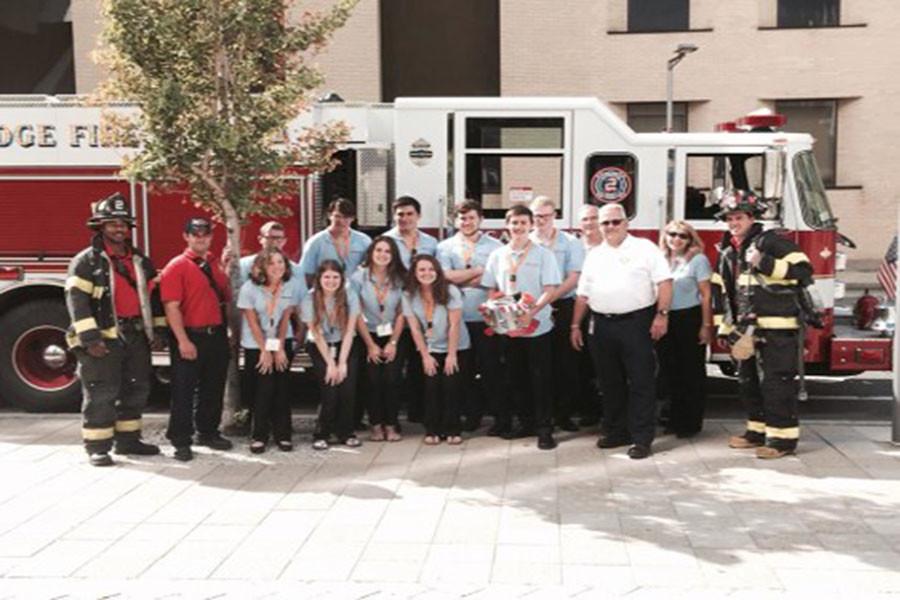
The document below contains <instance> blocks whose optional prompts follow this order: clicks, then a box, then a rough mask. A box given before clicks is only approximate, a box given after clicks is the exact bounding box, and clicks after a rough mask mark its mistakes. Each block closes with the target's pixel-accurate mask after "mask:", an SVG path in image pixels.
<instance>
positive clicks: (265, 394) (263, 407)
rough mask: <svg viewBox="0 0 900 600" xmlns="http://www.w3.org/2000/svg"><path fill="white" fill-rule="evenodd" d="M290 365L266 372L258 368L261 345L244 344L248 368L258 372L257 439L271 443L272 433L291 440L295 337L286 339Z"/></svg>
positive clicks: (246, 366)
mask: <svg viewBox="0 0 900 600" xmlns="http://www.w3.org/2000/svg"><path fill="white" fill-rule="evenodd" d="M284 345H285V352H286V354H287V359H288V368H287V369H285V370H284V371H277V370H275V368H274V367H273V368H272V372H271V373H266V374H265V375H263V374H262V373H260V372H259V371H257V370H256V363H257V362H258V361H259V349H258V348H244V370H245V371H253V372H254V373H256V376H255V377H254V379H255V388H256V397H255V398H254V400H253V426H252V433H251V437H252V438H253V440H254V441H257V442H263V443H267V442H268V441H269V434H270V433H271V434H272V437H273V438H274V439H275V441H276V442H289V441H291V399H290V382H291V369H290V362H291V361H292V360H294V347H293V340H290V339H288V340H285V342H284Z"/></svg>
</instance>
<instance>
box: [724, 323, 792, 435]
mask: <svg viewBox="0 0 900 600" xmlns="http://www.w3.org/2000/svg"><path fill="white" fill-rule="evenodd" d="M756 336H757V338H758V339H757V342H756V348H755V350H756V355H755V356H754V357H753V358H750V359H748V360H744V361H741V362H740V364H739V368H738V386H739V390H740V394H741V400H742V401H743V403H744V407H745V408H746V410H747V421H748V423H747V429H748V431H747V433H746V434H745V435H746V436H747V438H748V439H753V440H755V441H759V442H765V444H766V445H767V446H772V447H774V448H779V449H782V450H793V449H795V448H796V447H797V441H798V437H799V431H798V425H799V419H798V417H797V381H796V377H797V360H798V357H797V344H798V343H799V341H800V340H799V339H798V338H799V336H798V335H797V331H796V330H786V331H782V330H771V329H770V330H763V331H757V332H756ZM757 429H761V430H763V431H762V432H761V431H754V430H757Z"/></svg>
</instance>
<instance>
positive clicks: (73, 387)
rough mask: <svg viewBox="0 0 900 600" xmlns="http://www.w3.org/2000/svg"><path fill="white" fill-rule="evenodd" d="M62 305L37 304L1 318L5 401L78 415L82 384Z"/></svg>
mask: <svg viewBox="0 0 900 600" xmlns="http://www.w3.org/2000/svg"><path fill="white" fill-rule="evenodd" d="M68 324H69V315H68V313H67V312H66V307H65V305H64V304H63V303H62V302H59V301H55V300H35V301H32V302H26V303H25V304H22V305H20V306H17V307H15V308H13V309H11V310H10V311H9V312H8V313H6V314H5V315H4V316H3V317H2V318H0V331H2V332H3V335H2V336H0V397H2V398H3V400H4V401H5V402H6V403H8V404H12V405H13V406H16V407H18V408H21V409H24V410H27V411H29V412H61V411H77V410H78V408H79V406H80V404H81V386H80V385H79V383H78V378H77V376H76V374H75V367H76V360H75V357H74V356H73V355H72V353H71V352H69V351H68V350H67V346H66V339H65V333H66V327H68Z"/></svg>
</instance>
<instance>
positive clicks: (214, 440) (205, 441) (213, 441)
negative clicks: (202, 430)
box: [197, 433, 234, 450]
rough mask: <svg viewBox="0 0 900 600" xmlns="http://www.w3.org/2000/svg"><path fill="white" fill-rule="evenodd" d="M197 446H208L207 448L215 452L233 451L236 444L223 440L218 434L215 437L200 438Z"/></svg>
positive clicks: (205, 436)
mask: <svg viewBox="0 0 900 600" xmlns="http://www.w3.org/2000/svg"><path fill="white" fill-rule="evenodd" d="M197 445H198V446H206V447H207V448H212V449H213V450H231V449H232V448H233V447H234V444H232V443H231V440H229V439H226V438H223V437H222V435H221V434H218V433H217V434H215V435H202V436H198V437H197Z"/></svg>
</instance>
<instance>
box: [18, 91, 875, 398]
mask: <svg viewBox="0 0 900 600" xmlns="http://www.w3.org/2000/svg"><path fill="white" fill-rule="evenodd" d="M118 110H133V108H129V107H126V106H123V107H119V108H118ZM331 120H343V121H345V122H346V123H348V124H349V125H350V127H351V136H350V138H351V139H350V141H349V142H348V143H347V144H346V145H345V146H344V148H343V149H342V151H341V152H340V154H339V157H340V158H341V166H340V167H339V168H338V169H337V170H336V171H334V172H333V173H329V174H327V175H325V176H322V177H308V178H307V177H299V176H298V180H299V181H298V191H297V195H296V197H292V198H288V199H286V200H285V202H286V203H287V205H288V206H290V207H291V208H292V209H293V216H291V217H287V218H285V219H283V221H284V222H285V224H286V227H287V231H288V237H289V239H290V242H289V246H288V251H289V253H290V254H292V255H293V256H294V257H296V256H297V254H298V253H299V248H300V247H301V245H302V242H303V241H304V240H305V239H306V238H307V237H309V236H310V235H311V234H312V233H313V232H314V231H315V230H316V229H317V228H319V227H321V226H322V214H321V212H322V205H323V202H324V201H326V200H328V199H330V198H332V197H334V196H343V197H348V198H350V199H351V200H354V201H355V202H356V204H357V213H358V219H357V220H358V226H359V227H360V228H362V229H364V230H369V231H371V232H373V233H375V232H379V231H383V230H384V229H385V228H387V227H388V226H389V225H390V201H391V199H393V198H395V197H397V196H400V195H411V196H414V197H416V198H417V199H419V200H420V202H421V203H422V206H423V212H422V220H421V222H420V226H421V227H422V228H424V229H426V230H429V231H431V232H432V233H435V234H436V235H438V236H446V235H449V234H450V233H451V229H452V218H451V215H452V207H453V205H454V204H455V203H456V202H458V201H461V200H463V199H465V198H473V199H475V200H479V201H480V202H481V203H482V205H483V207H484V210H485V214H486V219H485V223H484V225H485V227H486V228H487V229H489V230H494V231H495V232H496V234H498V235H500V234H501V233H502V229H503V213H504V212H505V210H506V209H507V208H508V207H509V206H510V205H511V204H514V203H517V202H529V201H530V200H531V199H533V198H534V197H536V196H537V195H545V196H548V197H550V198H551V199H552V200H553V201H554V202H555V203H556V206H557V220H556V225H557V227H559V228H562V229H567V230H576V229H577V227H578V210H579V208H580V207H581V206H582V205H583V204H585V203H593V204H598V205H602V204H606V203H612V202H616V203H621V204H622V205H623V206H624V207H625V209H626V212H627V213H628V215H629V218H630V225H629V228H630V231H631V232H632V233H635V234H636V235H641V236H644V237H648V238H651V239H654V240H655V239H658V235H659V231H660V230H661V228H662V227H663V226H664V225H665V223H666V222H667V221H668V220H670V219H673V218H674V219H684V220H686V221H688V222H690V223H691V224H692V225H694V227H696V228H697V229H698V230H699V231H700V234H701V236H702V238H703V240H704V242H705V243H706V252H707V254H708V255H709V257H710V259H711V261H713V262H714V261H715V258H716V250H715V246H716V244H717V243H718V241H719V239H721V236H722V232H723V231H724V226H723V225H722V223H720V222H718V221H716V220H715V219H714V218H713V214H714V213H715V207H714V206H713V204H714V195H715V192H714V190H715V189H716V188H718V187H729V186H734V187H740V188H749V189H753V190H754V191H756V192H757V193H758V194H760V195H762V196H765V197H767V198H768V200H769V202H770V205H771V210H770V213H769V214H768V215H767V218H766V219H765V224H766V226H767V227H777V228H779V229H782V230H783V231H784V234H785V235H787V236H789V237H790V238H791V239H792V240H793V241H794V242H796V243H797V244H798V245H799V246H800V247H801V249H802V250H803V251H804V252H805V253H806V255H807V256H809V258H810V260H811V261H812V263H813V266H814V269H815V277H816V287H817V289H818V292H819V296H820V297H821V298H822V300H823V302H824V307H825V311H826V328H825V329H824V330H809V331H807V339H806V362H807V365H808V369H809V370H815V371H816V372H820V373H831V372H834V373H839V372H851V371H861V370H867V369H888V368H890V360H891V356H890V340H889V339H886V338H872V337H866V336H863V335H861V334H854V335H846V334H845V331H844V330H843V329H840V328H836V326H835V322H834V311H833V308H834V301H835V299H836V298H839V297H840V296H841V293H842V286H841V285H840V284H839V283H838V282H837V280H836V274H837V271H838V270H839V269H840V268H841V263H842V262H843V261H842V257H841V253H840V252H839V251H838V248H837V244H838V241H839V234H838V232H837V229H836V227H835V220H834V218H833V216H832V214H831V211H830V208H829V206H828V201H827V198H826V196H825V191H824V187H823V185H822V182H821V179H820V178H819V175H818V173H817V171H816V167H815V160H814V159H813V156H812V144H813V140H812V138H811V137H810V136H809V135H806V134H791V133H783V132H780V131H775V130H774V129H770V130H765V131H754V132H745V131H742V130H740V129H737V130H735V131H720V132H715V133H658V134H639V133H635V132H634V131H632V130H631V129H630V128H629V127H628V126H627V125H626V124H625V123H624V122H623V121H622V120H621V119H620V118H618V117H617V116H616V115H615V114H614V113H613V112H612V111H611V110H610V109H609V108H608V107H607V106H606V105H604V104H603V103H601V102H600V101H598V100H597V99H594V98H401V99H398V100H397V101H396V102H395V103H393V104H356V103H344V102H327V103H321V104H318V105H316V106H315V107H314V108H313V110H312V111H310V112H309V113H307V114H304V115H302V116H301V117H299V118H298V119H297V120H296V121H295V122H294V123H292V125H291V127H290V131H291V132H293V133H296V132H297V131H298V130H299V129H300V128H301V127H303V126H304V125H308V124H310V123H324V122H327V121H331ZM99 123H100V111H99V109H97V108H90V107H83V106H79V105H78V103H77V102H75V101H74V99H72V100H66V99H64V98H63V99H60V98H56V99H47V98H43V97H38V98H22V97H19V98H10V97H7V98H6V99H2V100H0V397H3V398H4V399H5V400H6V401H8V402H12V403H14V404H17V405H20V406H24V407H28V408H32V409H55V408H62V407H66V406H71V405H72V403H73V402H76V401H77V398H78V389H77V385H76V383H77V382H76V381H75V380H74V361H73V360H72V357H71V355H70V354H68V353H67V352H66V351H65V349H64V345H63V344H62V331H63V330H64V328H65V327H66V325H67V318H66V314H65V308H64V305H63V303H62V299H63V293H62V286H63V283H64V274H65V268H66V265H67V263H68V260H69V259H70V258H71V256H73V255H74V254H75V253H76V252H77V251H79V250H80V249H81V248H83V247H84V246H85V245H86V243H87V240H88V236H89V233H88V230H87V229H86V228H85V226H84V222H85V220H86V219H87V217H88V215H89V204H90V202H91V201H93V200H96V199H98V198H100V197H103V196H105V195H108V194H109V193H112V192H113V191H120V192H122V193H123V194H125V195H126V197H128V198H130V199H131V202H132V207H133V210H134V212H135V214H136V216H137V218H138V227H137V229H136V230H135V232H134V239H133V241H134V243H135V245H136V246H137V247H139V248H141V249H143V250H145V251H147V252H148V253H149V254H150V256H151V257H152V258H153V259H154V261H155V263H156V264H157V265H158V266H159V267H161V266H162V265H164V264H165V263H166V262H167V261H168V260H169V259H170V258H171V257H172V256H174V255H175V254H177V253H178V252H180V251H181V249H182V246H183V241H182V238H181V224H182V223H183V221H184V219H185V218H187V217H188V216H189V215H192V214H196V213H197V212H198V209H196V208H195V207H193V206H192V205H191V203H190V202H189V199H188V198H185V197H184V195H180V194H175V193H169V194H161V193H158V192H155V191H154V190H153V189H152V187H151V186H147V185H145V184H144V183H142V182H128V181H124V180H122V179H121V178H119V177H118V175H117V170H118V167H119V165H120V164H121V161H122V159H123V158H124V157H125V156H126V155H127V153H128V152H130V151H132V150H130V149H126V148H110V147H104V146H102V145H101V143H100V136H99ZM776 124H777V120H773V119H771V118H768V119H767V118H766V117H757V118H750V119H748V120H746V121H745V125H746V127H747V128H752V129H756V130H759V129H764V128H766V127H767V126H769V125H776ZM726 129H727V128H726ZM732 129H734V128H732ZM259 222H260V221H259V220H254V221H252V222H251V223H249V224H248V226H247V227H245V229H244V232H243V238H242V239H243V242H244V244H243V245H244V250H245V251H246V252H252V251H254V250H255V245H256V241H255V237H256V233H255V232H256V228H257V226H258V224H259ZM223 242H224V235H223V234H222V233H220V234H219V235H218V236H217V238H216V244H217V249H218V248H220V247H221V244H222V243H223ZM839 330H840V333H838V332H839ZM712 359H713V360H714V361H716V362H720V363H722V364H724V365H727V356H726V355H725V354H724V352H723V349H722V348H714V349H713V353H712Z"/></svg>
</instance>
